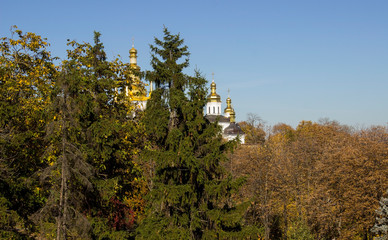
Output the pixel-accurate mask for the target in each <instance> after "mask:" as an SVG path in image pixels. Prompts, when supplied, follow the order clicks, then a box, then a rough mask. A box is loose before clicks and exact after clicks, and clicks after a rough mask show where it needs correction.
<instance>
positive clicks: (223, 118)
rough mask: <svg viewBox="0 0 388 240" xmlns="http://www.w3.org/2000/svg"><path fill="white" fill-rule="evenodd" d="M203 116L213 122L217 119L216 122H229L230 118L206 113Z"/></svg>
mask: <svg viewBox="0 0 388 240" xmlns="http://www.w3.org/2000/svg"><path fill="white" fill-rule="evenodd" d="M205 118H206V119H207V120H209V121H210V122H212V123H213V122H215V121H217V120H218V122H226V123H228V122H230V118H228V117H225V116H222V115H206V116H205Z"/></svg>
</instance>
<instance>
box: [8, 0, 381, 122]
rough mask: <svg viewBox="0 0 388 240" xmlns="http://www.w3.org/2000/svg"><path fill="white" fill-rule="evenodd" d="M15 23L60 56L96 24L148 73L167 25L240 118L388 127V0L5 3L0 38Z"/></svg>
mask: <svg viewBox="0 0 388 240" xmlns="http://www.w3.org/2000/svg"><path fill="white" fill-rule="evenodd" d="M12 25H17V26H18V27H19V29H21V30H22V31H24V32H34V33H37V34H39V35H42V36H43V37H46V38H48V41H49V42H50V43H51V51H52V53H53V54H54V55H56V56H58V57H60V58H62V59H64V58H65V57H66V48H67V46H66V40H67V39H71V40H77V41H79V42H83V41H85V42H93V31H94V30H96V31H99V32H101V33H102V38H101V39H102V41H103V43H104V45H105V50H106V52H107V54H108V56H109V57H110V58H112V57H113V56H116V55H118V54H119V55H121V56H122V59H123V60H124V61H128V62H129V53H128V51H129V49H130V48H131V45H132V43H131V42H132V41H131V39H132V38H135V47H136V48H137V50H138V65H140V67H141V68H142V69H143V70H150V64H149V62H150V50H149V44H152V43H153V38H154V37H155V36H156V37H158V38H161V37H162V28H163V25H165V26H166V27H168V28H169V30H170V31H171V32H172V33H174V34H175V33H180V34H181V37H182V38H184V39H185V43H186V45H187V46H188V47H189V50H190V52H191V56H190V64H191V66H190V69H188V70H187V73H190V74H191V73H193V69H194V68H196V67H197V68H198V69H199V70H201V72H202V73H203V74H204V75H205V76H206V78H207V79H208V80H209V84H210V81H211V76H212V75H211V73H212V72H214V73H215V82H216V83H217V92H218V94H220V95H221V98H222V101H223V108H224V107H226V104H225V100H226V98H227V95H228V89H230V96H231V98H232V104H233V107H234V108H235V110H236V114H237V120H238V121H243V120H245V119H246V117H247V113H255V114H257V115H259V116H260V117H261V118H262V119H263V120H264V121H266V122H267V124H269V125H274V124H276V123H280V122H283V123H287V124H290V125H292V126H294V127H295V126H296V125H297V124H298V123H299V122H300V121H302V120H311V121H317V120H319V119H320V118H324V117H325V118H329V119H331V120H337V121H339V122H340V123H342V124H348V125H353V126H359V127H362V126H365V127H367V126H369V125H387V123H388V91H387V90H388V1H386V0H381V1H377V0H368V1H366V0H363V1H358V0H325V1H323V0H322V1H319V0H317V1H312V0H305V1H298V0H273V1H272V0H271V1H269V0H266V1H262V0H255V1H254V0H253V1H244V0H241V1H227V0H222V1H221V0H216V1H212V0H207V1H202V0H195V1H185V0H180V1H178V0H174V1H169V0H165V1H160V0H155V1H147V0H138V1H114V0H111V1H98V0H94V1H82V0H78V1H73V0H68V1H56V0H49V1H48V0H46V1H39V0H36V1H30V0H24V1H23V0H19V1H14V0H11V1H9V0H2V1H1V6H0V36H1V37H3V36H7V37H9V36H10V31H9V29H10V26H12Z"/></svg>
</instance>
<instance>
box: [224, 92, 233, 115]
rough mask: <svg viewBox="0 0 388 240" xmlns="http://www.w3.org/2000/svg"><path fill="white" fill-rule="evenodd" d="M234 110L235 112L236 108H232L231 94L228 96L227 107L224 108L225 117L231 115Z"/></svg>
mask: <svg viewBox="0 0 388 240" xmlns="http://www.w3.org/2000/svg"><path fill="white" fill-rule="evenodd" d="M228 92H229V90H228ZM228 95H229V94H228ZM232 112H234V110H233V108H232V99H230V96H228V98H227V99H226V108H225V110H224V115H225V117H230V115H231V113H232Z"/></svg>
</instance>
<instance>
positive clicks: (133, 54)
mask: <svg viewBox="0 0 388 240" xmlns="http://www.w3.org/2000/svg"><path fill="white" fill-rule="evenodd" d="M129 63H130V65H131V67H132V68H134V69H138V70H140V67H139V66H137V50H136V48H135V44H134V41H133V39H132V48H131V49H130V50H129Z"/></svg>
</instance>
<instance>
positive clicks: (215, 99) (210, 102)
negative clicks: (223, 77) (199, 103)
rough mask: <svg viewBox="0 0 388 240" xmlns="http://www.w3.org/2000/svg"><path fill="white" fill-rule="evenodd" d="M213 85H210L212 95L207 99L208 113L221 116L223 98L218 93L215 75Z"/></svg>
mask: <svg viewBox="0 0 388 240" xmlns="http://www.w3.org/2000/svg"><path fill="white" fill-rule="evenodd" d="M212 75H213V80H212V83H211V84H210V88H211V93H210V95H209V96H208V97H207V104H206V113H207V115H221V97H220V95H218V94H217V93H216V83H215V82H214V73H213V74H212Z"/></svg>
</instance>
